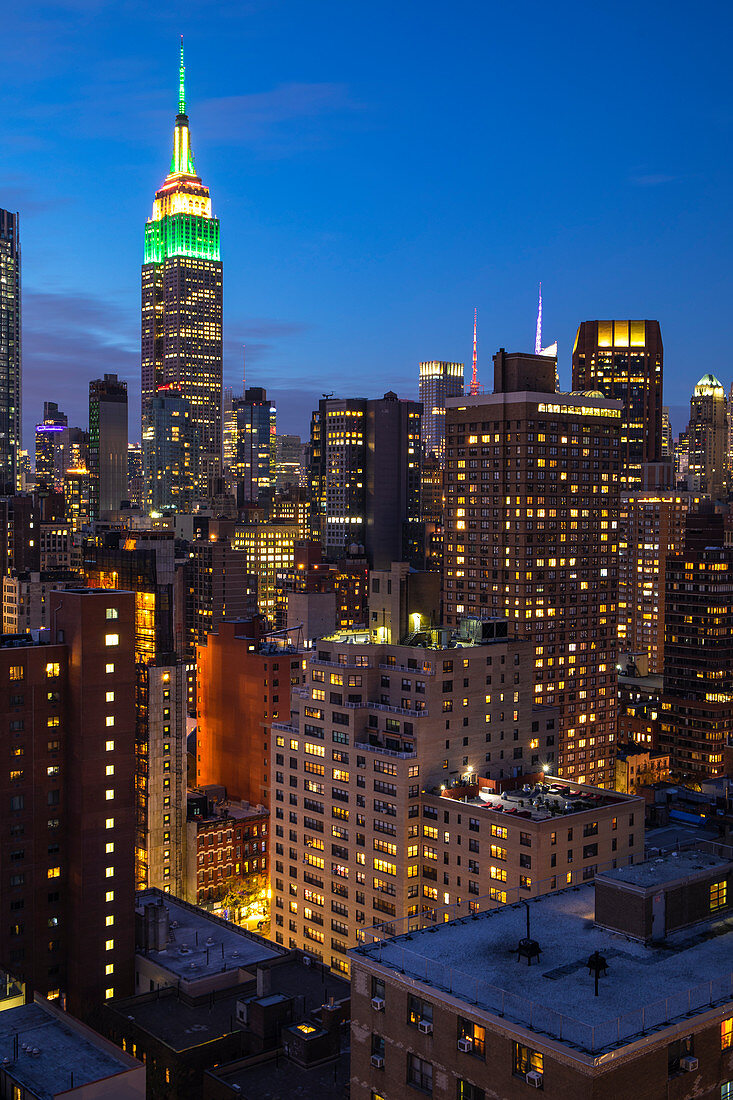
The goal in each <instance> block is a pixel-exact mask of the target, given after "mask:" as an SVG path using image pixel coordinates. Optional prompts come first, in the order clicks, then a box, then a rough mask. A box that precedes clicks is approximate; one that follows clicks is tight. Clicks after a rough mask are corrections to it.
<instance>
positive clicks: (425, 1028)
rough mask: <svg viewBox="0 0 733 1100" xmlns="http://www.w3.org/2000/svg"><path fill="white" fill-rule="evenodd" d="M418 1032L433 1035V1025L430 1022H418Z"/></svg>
mask: <svg viewBox="0 0 733 1100" xmlns="http://www.w3.org/2000/svg"><path fill="white" fill-rule="evenodd" d="M417 1030H418V1031H422V1033H423V1035H432V1034H433V1025H432V1024H431V1022H430V1020H418V1022H417Z"/></svg>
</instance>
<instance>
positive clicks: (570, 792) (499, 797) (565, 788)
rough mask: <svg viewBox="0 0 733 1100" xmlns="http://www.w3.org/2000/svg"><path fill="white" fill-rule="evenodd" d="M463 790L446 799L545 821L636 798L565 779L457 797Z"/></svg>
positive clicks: (475, 807) (448, 794) (473, 807)
mask: <svg viewBox="0 0 733 1100" xmlns="http://www.w3.org/2000/svg"><path fill="white" fill-rule="evenodd" d="M460 790H461V788H460V787H454V788H452V789H451V790H450V791H447V792H446V793H445V794H444V795H443V797H444V798H448V799H450V800H451V801H452V802H458V801H460V802H462V803H463V805H464V806H468V807H471V808H472V809H477V810H481V809H483V810H491V811H493V812H494V813H501V814H505V815H506V814H511V815H513V816H516V817H520V818H525V819H527V820H531V821H545V820H546V819H547V818H550V817H565V816H567V815H568V814H577V813H585V812H587V811H589V810H597V809H601V808H603V807H604V806H620V805H622V804H629V803H630V802H633V798H634V796H629V795H627V796H623V795H619V794H616V793H615V792H614V791H606V790H602V789H601V788H599V787H588V786H577V785H576V786H574V785H573V784H571V783H567V782H563V781H562V780H555V779H549V777H548V782H546V783H533V784H527V785H525V786H524V787H518V788H516V789H515V790H509V791H502V792H501V793H500V794H494V793H493V792H492V791H490V790H489V789H488V788H487V787H481V788H480V793H479V794H478V795H471V796H469V797H467V798H456V797H455V794H456V793H457V792H460Z"/></svg>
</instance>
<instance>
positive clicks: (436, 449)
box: [419, 359, 463, 458]
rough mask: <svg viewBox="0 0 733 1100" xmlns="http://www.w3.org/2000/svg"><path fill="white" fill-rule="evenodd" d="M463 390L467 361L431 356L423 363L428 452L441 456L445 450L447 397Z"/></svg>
mask: <svg viewBox="0 0 733 1100" xmlns="http://www.w3.org/2000/svg"><path fill="white" fill-rule="evenodd" d="M462 393H463V363H449V362H447V361H446V360H444V359H431V360H430V361H429V362H426V363H421V364H420V389H419V400H420V402H421V403H422V410H423V411H422V445H423V450H424V451H425V453H426V454H436V455H439V456H440V457H441V458H442V457H443V454H444V450H445V399H446V397H460V396H461V394H462Z"/></svg>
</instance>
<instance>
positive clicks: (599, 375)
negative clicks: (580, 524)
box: [573, 321, 663, 490]
mask: <svg viewBox="0 0 733 1100" xmlns="http://www.w3.org/2000/svg"><path fill="white" fill-rule="evenodd" d="M662 367H663V348H662V334H661V331H660V328H659V322H658V321H582V322H581V324H580V326H579V328H578V332H577V335H576V337H575V346H574V347H573V390H586V391H589V390H596V391H598V392H599V393H600V394H602V395H603V397H607V398H611V399H612V400H615V401H621V402H623V415H622V420H621V476H620V480H621V483H622V485H623V486H625V487H626V488H627V489H629V490H634V489H640V488H642V474H641V467H642V466H643V465H644V464H645V463H647V462H658V461H659V459H660V458H661V456H662V438H663V437H662Z"/></svg>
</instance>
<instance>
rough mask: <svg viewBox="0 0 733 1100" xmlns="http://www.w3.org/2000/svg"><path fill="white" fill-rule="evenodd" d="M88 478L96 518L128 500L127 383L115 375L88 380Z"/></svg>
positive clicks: (93, 514) (92, 511)
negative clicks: (92, 380)
mask: <svg viewBox="0 0 733 1100" xmlns="http://www.w3.org/2000/svg"><path fill="white" fill-rule="evenodd" d="M89 477H90V490H91V491H90V514H91V518H92V519H93V520H94V519H101V518H102V517H103V516H104V514H105V512H112V511H114V512H116V511H118V510H119V507H120V504H121V502H122V501H123V500H127V499H128V495H127V494H128V477H127V383H126V382H121V381H119V379H118V378H117V375H116V374H105V376H104V378H98V379H96V380H95V381H94V382H90V383H89Z"/></svg>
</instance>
